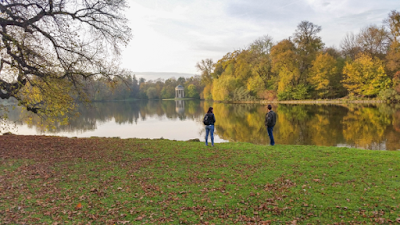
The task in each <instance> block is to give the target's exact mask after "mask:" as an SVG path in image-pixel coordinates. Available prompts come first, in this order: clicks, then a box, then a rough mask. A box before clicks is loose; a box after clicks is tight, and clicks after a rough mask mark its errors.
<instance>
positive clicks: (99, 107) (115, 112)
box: [10, 101, 203, 133]
mask: <svg viewBox="0 0 400 225" xmlns="http://www.w3.org/2000/svg"><path fill="white" fill-rule="evenodd" d="M199 102H200V101H190V103H185V104H183V105H184V108H183V109H182V110H181V112H180V113H178V112H176V104H175V101H121V102H95V103H92V104H90V105H80V106H79V116H78V117H74V118H72V119H70V121H69V125H65V126H64V125H63V126H61V125H57V124H56V125H55V127H54V128H52V129H50V130H49V132H52V133H58V132H76V131H80V132H85V131H89V130H95V129H96V128H97V126H98V125H100V124H102V123H106V122H110V121H113V120H114V121H115V122H116V123H118V124H126V123H128V124H133V123H135V124H136V123H140V121H145V120H146V119H148V118H157V119H163V118H164V117H167V118H169V119H172V120H175V119H180V120H185V119H194V118H198V117H200V116H201V115H202V114H203V112H202V109H201V108H200V107H201V105H200V104H199ZM182 113H183V114H182ZM13 115H14V116H13V118H10V119H11V120H12V121H20V122H19V124H20V125H21V124H25V123H26V124H28V126H29V127H30V128H32V127H35V128H36V130H37V131H38V132H40V133H42V132H44V131H45V127H46V121H42V120H41V119H40V118H38V117H36V116H33V117H32V114H26V113H25V112H21V110H18V111H15V113H13ZM28 120H32V121H31V122H30V123H27V122H28ZM38 124H41V126H38Z"/></svg>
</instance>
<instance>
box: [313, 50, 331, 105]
mask: <svg viewBox="0 0 400 225" xmlns="http://www.w3.org/2000/svg"><path fill="white" fill-rule="evenodd" d="M337 72H338V71H337V66H336V60H335V59H334V58H333V57H332V56H331V55H329V54H328V53H325V54H323V53H320V54H318V56H317V57H316V59H315V60H314V61H313V62H312V68H311V70H310V77H309V82H310V84H311V85H313V86H314V88H315V90H316V92H317V96H318V97H320V98H323V97H327V96H328V94H329V92H330V91H331V90H332V88H333V86H332V84H331V78H332V77H333V76H335V75H336V74H337Z"/></svg>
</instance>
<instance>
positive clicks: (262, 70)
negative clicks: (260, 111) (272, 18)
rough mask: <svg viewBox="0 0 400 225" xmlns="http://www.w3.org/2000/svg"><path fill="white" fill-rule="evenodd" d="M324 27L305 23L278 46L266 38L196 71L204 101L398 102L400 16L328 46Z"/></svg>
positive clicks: (206, 62) (208, 61) (393, 13)
mask: <svg viewBox="0 0 400 225" xmlns="http://www.w3.org/2000/svg"><path fill="white" fill-rule="evenodd" d="M321 29H322V28H321V26H318V25H316V24H314V23H312V22H309V21H302V22H300V23H299V24H298V26H297V29H296V30H295V32H294V33H293V35H292V36H290V37H288V38H287V39H284V40H281V41H279V42H277V43H275V42H274V41H273V39H272V37H270V36H268V35H267V36H264V37H261V38H259V39H257V40H255V41H254V42H253V43H251V44H250V45H249V46H248V47H246V48H244V49H240V50H236V51H233V52H229V53H227V54H226V55H224V56H223V57H222V58H221V59H219V60H218V61H217V62H215V63H214V62H213V60H212V59H204V60H201V61H200V62H198V63H197V65H196V67H197V69H198V70H199V71H200V72H201V83H202V84H203V85H204V89H203V90H202V92H201V93H200V96H201V98H204V99H213V100H217V101H243V100H254V99H267V100H302V99H332V98H343V97H347V98H365V97H367V98H371V97H373V98H375V97H378V98H380V99H384V100H392V101H396V100H397V101H399V100H400V12H397V11H391V12H390V13H389V15H388V17H387V18H386V19H385V20H384V21H383V24H382V25H370V26H367V27H365V28H363V29H361V30H360V31H359V33H357V34H353V33H348V34H347V35H346V36H345V38H344V39H343V40H342V41H341V43H340V48H336V47H327V46H326V45H325V44H324V43H323V41H322V39H321V37H320V36H319V33H320V32H321Z"/></svg>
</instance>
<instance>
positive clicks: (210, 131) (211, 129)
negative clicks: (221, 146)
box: [206, 125, 214, 146]
mask: <svg viewBox="0 0 400 225" xmlns="http://www.w3.org/2000/svg"><path fill="white" fill-rule="evenodd" d="M208 133H210V136H211V145H212V146H214V125H208V126H206V145H208Z"/></svg>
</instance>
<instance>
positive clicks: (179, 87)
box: [175, 85, 185, 91]
mask: <svg viewBox="0 0 400 225" xmlns="http://www.w3.org/2000/svg"><path fill="white" fill-rule="evenodd" d="M175 90H177V91H178V90H185V88H184V87H183V86H182V85H178V86H176V88H175Z"/></svg>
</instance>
